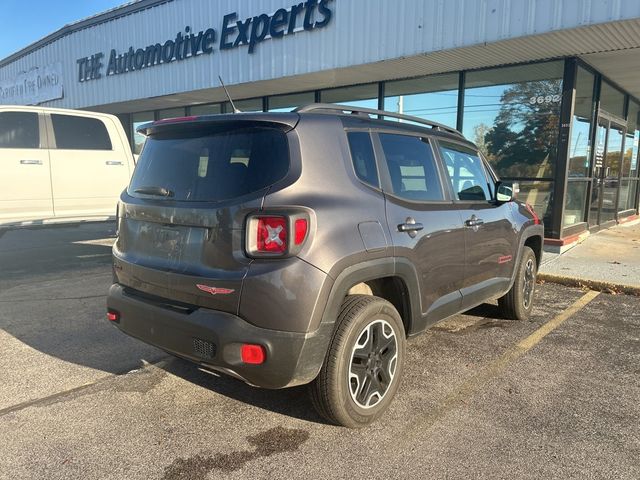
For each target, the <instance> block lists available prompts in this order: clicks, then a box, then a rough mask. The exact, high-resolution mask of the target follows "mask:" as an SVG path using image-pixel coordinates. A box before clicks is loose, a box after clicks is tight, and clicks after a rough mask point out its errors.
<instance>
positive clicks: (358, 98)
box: [320, 83, 378, 109]
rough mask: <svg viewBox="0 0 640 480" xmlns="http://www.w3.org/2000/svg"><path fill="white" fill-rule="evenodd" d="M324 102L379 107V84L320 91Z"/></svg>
mask: <svg viewBox="0 0 640 480" xmlns="http://www.w3.org/2000/svg"><path fill="white" fill-rule="evenodd" d="M320 95H321V96H320V98H321V100H322V103H339V104H341V105H349V106H350V107H362V108H375V109H377V108H378V84H377V83H370V84H368V85H356V86H354V87H344V88H332V89H331V90H323V91H322V92H321V93H320Z"/></svg>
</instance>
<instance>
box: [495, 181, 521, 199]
mask: <svg viewBox="0 0 640 480" xmlns="http://www.w3.org/2000/svg"><path fill="white" fill-rule="evenodd" d="M517 191H518V186H517V184H512V185H507V184H505V183H502V182H498V183H496V200H497V201H498V202H511V201H513V200H514V199H515V198H516V193H517Z"/></svg>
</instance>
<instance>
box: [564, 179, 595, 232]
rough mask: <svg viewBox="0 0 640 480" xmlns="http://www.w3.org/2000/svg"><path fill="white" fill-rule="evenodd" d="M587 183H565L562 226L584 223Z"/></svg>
mask: <svg viewBox="0 0 640 480" xmlns="http://www.w3.org/2000/svg"><path fill="white" fill-rule="evenodd" d="M588 185H589V182H584V181H572V182H568V183H567V193H566V195H565V207H564V219H563V226H564V227H570V226H571V225H575V224H576V223H580V222H583V221H584V212H585V207H586V202H587V187H588Z"/></svg>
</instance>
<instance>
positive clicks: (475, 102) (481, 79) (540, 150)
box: [463, 62, 563, 178]
mask: <svg viewBox="0 0 640 480" xmlns="http://www.w3.org/2000/svg"><path fill="white" fill-rule="evenodd" d="M562 75H563V64H562V62H548V63H541V64H534V65H524V66H518V67H507V68H499V69H492V70H485V71H480V72H469V73H468V74H467V77H466V82H465V92H464V121H463V126H464V135H465V137H467V138H468V139H470V140H471V141H473V142H475V143H476V144H477V145H478V147H479V148H480V150H481V151H482V153H484V155H485V156H486V158H487V160H488V161H489V162H490V163H491V165H492V166H493V168H494V169H495V170H496V172H497V173H498V175H500V176H502V177H507V178H509V177H510V178H517V177H530V178H552V177H553V175H554V166H555V162H556V156H557V140H558V125H559V117H560V104H561V100H562Z"/></svg>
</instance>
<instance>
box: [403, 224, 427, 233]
mask: <svg viewBox="0 0 640 480" xmlns="http://www.w3.org/2000/svg"><path fill="white" fill-rule="evenodd" d="M423 228H424V225H422V224H421V223H401V224H400V225H398V230H399V231H401V232H417V231H419V230H422V229H423Z"/></svg>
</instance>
